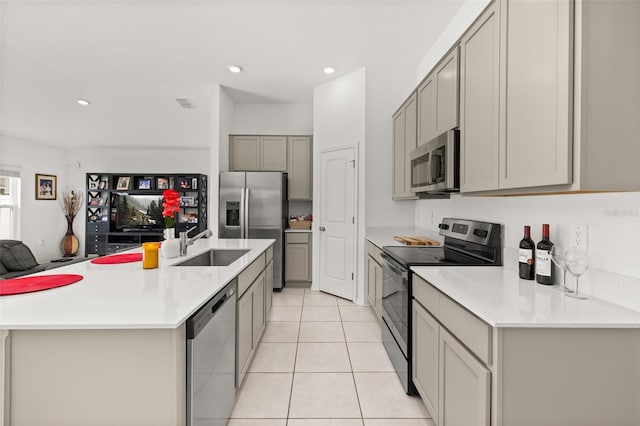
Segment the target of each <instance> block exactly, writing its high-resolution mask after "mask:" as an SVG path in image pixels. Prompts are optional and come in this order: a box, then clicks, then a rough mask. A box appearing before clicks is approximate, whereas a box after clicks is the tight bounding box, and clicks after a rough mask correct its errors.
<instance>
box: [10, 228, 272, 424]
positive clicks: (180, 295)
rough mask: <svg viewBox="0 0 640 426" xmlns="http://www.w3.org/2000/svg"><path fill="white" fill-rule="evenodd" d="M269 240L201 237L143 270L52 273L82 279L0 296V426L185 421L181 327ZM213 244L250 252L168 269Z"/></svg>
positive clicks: (137, 265) (82, 267) (127, 266)
mask: <svg viewBox="0 0 640 426" xmlns="http://www.w3.org/2000/svg"><path fill="white" fill-rule="evenodd" d="M273 242H274V241H273V240H230V239H229V240H227V239H224V240H204V239H201V240H198V241H196V242H195V243H194V244H193V245H192V246H190V247H189V254H188V256H187V257H178V258H174V259H162V258H161V259H160V267H159V268H157V269H149V270H144V269H143V268H142V264H141V262H134V263H123V264H113V265H101V264H93V263H90V262H83V263H79V264H74V265H70V266H67V267H63V268H60V269H57V270H56V271H55V273H56V274H58V273H66V274H80V275H82V276H83V277H84V279H83V280H82V281H79V282H77V283H75V284H72V285H69V286H65V287H59V288H56V289H52V290H47V291H42V292H37V293H29V294H22V295H13V296H3V297H1V298H0V342H2V346H1V347H0V366H2V367H3V368H2V369H1V372H2V375H0V386H2V390H3V392H2V394H4V395H2V394H0V402H2V401H4V404H3V405H2V407H3V409H2V410H1V411H0V412H1V413H2V414H1V415H2V417H0V420H3V421H4V423H3V424H4V426H8V425H11V426H22V425H29V426H32V425H50V426H54V425H109V424H117V425H172V426H173V425H184V424H185V419H186V402H185V389H186V385H185V383H186V354H185V348H186V330H185V321H186V320H187V319H188V318H189V317H190V316H191V315H192V314H193V313H195V312H196V311H197V310H198V308H200V307H201V306H202V305H204V304H205V303H206V302H207V301H208V300H209V299H210V298H211V297H213V296H214V295H215V294H216V293H217V292H218V291H220V290H221V289H222V288H224V287H225V285H226V284H228V283H229V282H230V281H231V280H233V279H234V278H235V277H236V276H238V275H239V274H240V273H241V272H242V271H243V270H244V269H245V268H247V267H248V266H249V265H251V264H252V262H253V261H254V260H256V259H257V258H258V257H260V256H261V255H262V254H263V253H264V252H265V251H266V250H267V249H268V248H269V247H270V246H271V245H272V244H273ZM211 248H223V249H249V250H250V251H249V252H248V253H246V254H245V255H243V256H242V257H240V258H239V259H238V260H236V261H235V262H233V263H231V264H230V265H229V266H226V267H199V266H190V267H175V266H174V265H175V264H176V263H180V262H182V261H183V260H185V259H187V258H189V257H193V256H195V255H198V254H199V253H202V252H204V251H206V250H208V249H211ZM136 251H137V252H139V251H140V249H136V250H131V251H129V252H136ZM50 274H52V272H51V271H49V272H47V273H41V274H39V275H50ZM3 355H4V356H3ZM9 419H10V423H9Z"/></svg>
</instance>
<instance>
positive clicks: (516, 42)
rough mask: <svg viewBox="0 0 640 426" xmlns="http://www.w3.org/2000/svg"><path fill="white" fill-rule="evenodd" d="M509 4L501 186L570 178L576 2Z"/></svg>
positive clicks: (505, 16) (503, 21) (504, 28)
mask: <svg viewBox="0 0 640 426" xmlns="http://www.w3.org/2000/svg"><path fill="white" fill-rule="evenodd" d="M505 6H506V7H504V8H503V9H502V11H501V12H502V13H501V25H502V28H501V33H502V34H503V35H504V37H503V39H502V41H503V43H502V46H501V50H502V54H501V56H502V70H501V75H502V76H503V77H502V78H501V83H502V88H501V89H502V90H501V98H502V99H501V105H502V106H503V111H502V112H501V117H503V118H504V120H503V121H504V126H505V128H504V130H503V131H504V137H502V138H501V139H500V151H499V158H500V159H499V170H500V175H499V178H500V180H499V188H505V189H506V188H524V187H532V186H547V185H558V184H567V183H571V163H570V161H571V157H570V152H571V148H572V146H571V137H572V128H571V124H572V120H571V119H572V113H573V111H572V98H571V96H570V95H571V90H572V87H573V86H572V85H573V74H572V70H573V68H572V66H573V43H572V37H573V3H572V2H569V1H553V2H552V1H543V2H523V1H513V0H509V1H508V2H507V3H506V5H505ZM541 23H544V25H541ZM551 29H552V30H551Z"/></svg>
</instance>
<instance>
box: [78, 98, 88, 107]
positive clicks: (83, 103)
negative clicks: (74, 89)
mask: <svg viewBox="0 0 640 426" xmlns="http://www.w3.org/2000/svg"><path fill="white" fill-rule="evenodd" d="M76 102H78V104H80V105H82V106H89V105H91V102H89V101H88V100H86V99H78V100H77V101H76Z"/></svg>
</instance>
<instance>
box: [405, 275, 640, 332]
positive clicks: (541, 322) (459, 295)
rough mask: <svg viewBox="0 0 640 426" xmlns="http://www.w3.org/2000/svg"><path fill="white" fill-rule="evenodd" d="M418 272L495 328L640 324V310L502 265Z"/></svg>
mask: <svg viewBox="0 0 640 426" xmlns="http://www.w3.org/2000/svg"><path fill="white" fill-rule="evenodd" d="M411 270H412V271H414V272H415V273H416V274H417V275H419V276H420V277H422V278H423V279H424V280H426V281H427V282H429V283H430V284H431V285H433V286H434V287H436V288H438V289H439V290H440V291H442V292H443V293H444V294H446V295H447V296H449V297H450V298H452V299H453V300H455V301H456V302H458V303H459V304H460V305H462V306H464V307H465V308H467V309H468V310H469V311H471V312H472V313H474V314H475V315H476V316H478V317H479V318H481V319H482V320H484V321H485V322H487V323H488V324H490V325H492V326H494V327H558V328H569V327H571V328H640V312H638V311H634V310H631V309H628V308H625V307H622V306H619V305H615V304H613V303H610V302H606V301H604V300H601V299H598V298H595V297H591V296H590V297H589V299H587V300H578V299H575V298H572V297H568V296H566V295H565V294H564V293H562V292H561V291H560V290H558V288H557V287H554V286H545V285H540V284H537V283H536V282H535V281H528V280H521V279H519V278H518V271H515V270H511V269H505V268H503V267H497V266H496V267H433V266H431V267H425V266H420V267H412V268H411Z"/></svg>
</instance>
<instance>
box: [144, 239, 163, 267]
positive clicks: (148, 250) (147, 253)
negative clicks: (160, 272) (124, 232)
mask: <svg viewBox="0 0 640 426" xmlns="http://www.w3.org/2000/svg"><path fill="white" fill-rule="evenodd" d="M159 245H160V244H159V243H156V242H150V243H142V268H143V269H154V268H157V267H158V247H159Z"/></svg>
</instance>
